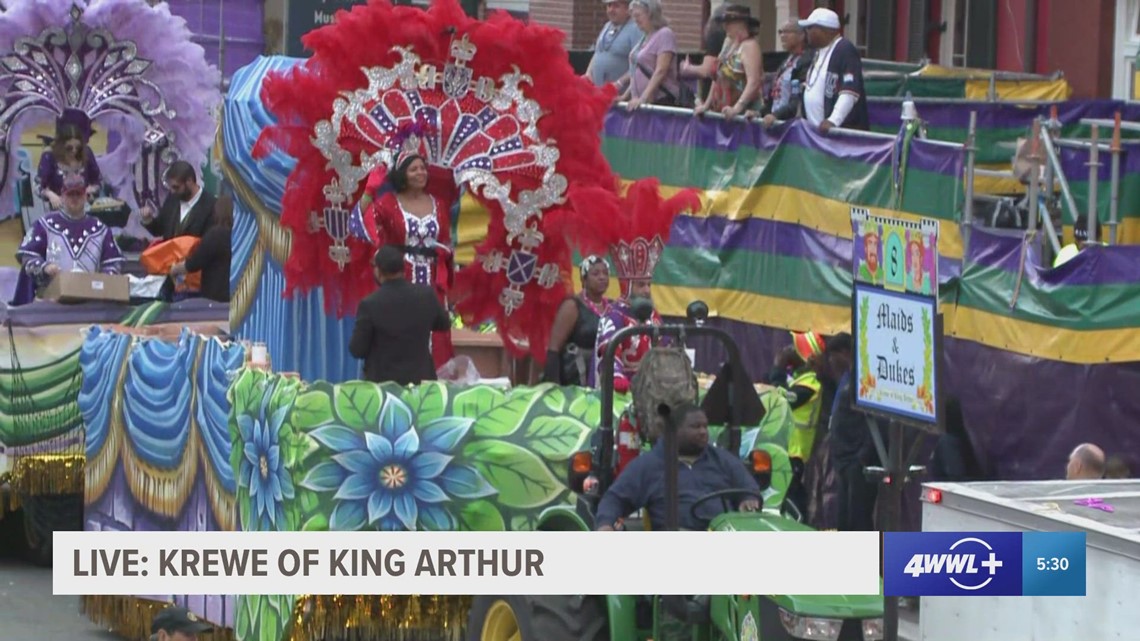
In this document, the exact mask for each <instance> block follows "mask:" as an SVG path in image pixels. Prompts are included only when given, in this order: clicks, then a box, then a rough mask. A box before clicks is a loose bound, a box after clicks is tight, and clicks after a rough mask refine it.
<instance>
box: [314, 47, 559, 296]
mask: <svg viewBox="0 0 1140 641" xmlns="http://www.w3.org/2000/svg"><path fill="white" fill-rule="evenodd" d="M447 50H448V52H449V59H448V61H447V62H446V64H444V66H443V69H442V70H440V69H439V68H438V67H437V66H436V65H435V64H431V63H428V62H425V61H422V60H421V59H420V57H419V55H417V54H416V53H415V52H413V51H412V50H411V48H405V47H400V46H396V47H393V48H392V51H393V52H394V53H396V54H398V56H399V61H398V62H397V63H396V64H395V65H394V66H392V67H370V68H364V69H363V71H364V74H365V76H366V77H367V78H368V86H367V87H366V88H360V89H356V90H355V91H351V92H343V93H342V94H341V96H342V97H341V98H337V99H336V100H334V102H333V109H332V111H333V113H332V116H331V118H329V119H328V120H322V121H319V122H317V123H316V125H315V126H314V134H315V135H314V137H313V142H314V144H315V146H316V147H317V149H319V150H320V152H321V154H322V155H323V156H324V157H325V158H326V159H327V160H328V163H329V166H330V167H332V169H333V170H334V171H335V172H336V174H337V181H338V183H339V185H340V187H341V189H342V190H344V191H345V192H346V193H356V191H357V190H358V189H359V185H360V183H361V181H363V180H364V179H365V178H366V177H367V175H368V174H369V172H371V171H372V170H373V169H374V168H376V167H377V166H380V165H384V166H387V167H388V168H389V169H391V168H393V167H395V166H397V165H398V164H399V162H400V160H401V159H402V158H404V157H406V156H407V155H408V154H411V153H415V154H418V155H420V156H422V157H424V158H425V159H426V160H427V162H428V164H429V165H431V166H434V167H438V168H443V169H446V170H449V171H450V172H451V173H452V176H453V177H454V180H455V183H456V184H457V185H464V186H466V187H467V189H468V190H470V191H471V192H473V193H475V194H477V195H479V196H481V197H482V198H483V199H485V200H486V201H491V202H496V203H498V204H499V206H501V208H502V211H503V222H504V227H505V228H506V239H505V240H506V243H505V246H504V247H502V248H500V249H491V250H488V251H487V253H485V254H483V255H481V256H479V257H478V263H479V264H480V265H481V266H482V269H484V270H485V271H486V272H487V273H490V274H495V273H504V274H505V275H506V276H507V281H508V283H507V286H506V288H505V289H504V290H503V291H502V293H501V295H500V297H499V300H500V303H501V305H502V306H503V308H504V310H505V311H506V312H507V314H510V313H512V312H513V311H515V310H517V309H519V308H520V307H521V306H522V305H523V299H524V294H523V288H524V287H526V286H527V285H528V284H530V283H535V284H537V285H539V286H540V287H543V288H546V289H550V288H551V287H554V286H556V285H558V284H559V283H560V271H559V266H558V265H557V264H555V263H552V262H551V263H546V262H545V261H544V260H543V259H542V258H541V256H540V253H541V252H540V251H539V247H540V245H542V243H543V239H544V235H543V232H542V231H541V229H540V222H541V216H542V212H543V211H544V210H546V209H549V208H551V207H554V206H556V205H560V204H562V203H563V202H564V201H565V198H566V189H567V185H568V181H567V180H566V177H565V176H563V175H561V174H559V173H558V172H557V171H556V169H555V165H556V163H557V162H558V159H559V152H558V149H557V148H556V147H555V146H554V145H553V144H552V143H550V142H548V141H545V140H543V139H542V138H541V137H540V134H539V132H538V127H537V123H538V121H539V119H540V118H541V117H542V108H541V107H540V106H539V104H538V102H537V101H535V100H533V99H530V98H528V97H527V96H526V95H524V91H523V88H522V86H523V85H529V84H530V83H531V78H530V77H529V76H527V75H525V74H522V73H520V72H519V70H518V68H517V67H514V70H513V71H512V72H511V73H507V74H503V75H501V76H500V77H498V78H497V79H496V78H492V77H488V76H477V75H476V73H475V69H473V68H472V67H471V66H469V65H470V63H472V61H474V60H475V58H476V56H477V54H478V48H477V47H476V45H475V44H474V43H472V42H471V41H470V40H469V38H468V36H467V35H463V36H462V37H459V38H453V39H452V41H451V43H450V45H449V46H448V49H447ZM345 145H347V146H348V147H349V148H351V149H352V151H349V149H347V148H346V146H345ZM544 263H545V264H544Z"/></svg>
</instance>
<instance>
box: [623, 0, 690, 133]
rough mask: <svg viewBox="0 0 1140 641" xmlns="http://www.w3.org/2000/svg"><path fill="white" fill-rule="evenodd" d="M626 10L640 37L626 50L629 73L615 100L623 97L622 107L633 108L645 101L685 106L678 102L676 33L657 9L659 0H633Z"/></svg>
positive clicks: (679, 100)
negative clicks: (623, 104) (627, 51)
mask: <svg viewBox="0 0 1140 641" xmlns="http://www.w3.org/2000/svg"><path fill="white" fill-rule="evenodd" d="M629 9H630V14H631V15H632V16H633V20H634V22H635V23H636V24H637V26H638V28H639V29H641V31H642V34H643V35H642V37H641V40H640V41H639V42H638V43H637V44H636V45H635V46H634V47H633V50H632V51H631V52H630V54H629V73H628V74H627V75H626V81H627V83H628V84H626V85H625V86H623V87H620V88H619V90H620V91H622V93H621V95H619V96H618V101H626V109H628V110H629V111H634V110H636V109H638V108H639V107H641V105H645V104H653V105H667V106H673V107H689V106H691V105H685V104H682V103H683V102H684V101H683V100H682V99H681V98H680V97H679V96H680V95H681V81H680V77H679V76H678V69H679V65H676V64H674V63H673V61H674V60H675V59H676V57H677V36H676V35H675V34H674V33H673V30H672V29H670V28H669V21H668V20H666V19H665V14H664V13H662V11H661V0H633V1H632V2H630V3H629Z"/></svg>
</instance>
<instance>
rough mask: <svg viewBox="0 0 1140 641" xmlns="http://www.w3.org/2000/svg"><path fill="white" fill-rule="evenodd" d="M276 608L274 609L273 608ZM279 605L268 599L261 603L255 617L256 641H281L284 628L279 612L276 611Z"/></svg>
mask: <svg viewBox="0 0 1140 641" xmlns="http://www.w3.org/2000/svg"><path fill="white" fill-rule="evenodd" d="M275 606H276V607H275ZM278 607H280V606H279V605H277V604H275V603H273V601H271V600H270V599H265V600H263V601H262V607H261V608H260V609H259V611H258V617H257V640H258V641H281V632H282V629H283V628H284V627H285V625H284V621H283V619H284V618H285V617H282V616H281V612H280V611H278V609H277V608H278Z"/></svg>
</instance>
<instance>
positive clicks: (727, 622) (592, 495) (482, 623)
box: [466, 324, 883, 641]
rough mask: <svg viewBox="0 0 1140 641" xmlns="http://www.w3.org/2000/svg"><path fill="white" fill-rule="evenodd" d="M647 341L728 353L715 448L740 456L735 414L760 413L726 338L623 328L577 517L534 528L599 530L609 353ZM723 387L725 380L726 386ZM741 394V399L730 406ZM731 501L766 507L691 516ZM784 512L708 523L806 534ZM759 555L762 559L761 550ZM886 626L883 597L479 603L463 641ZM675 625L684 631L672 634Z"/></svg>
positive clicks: (862, 639) (774, 635) (577, 463)
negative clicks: (697, 344)
mask: <svg viewBox="0 0 1140 641" xmlns="http://www.w3.org/2000/svg"><path fill="white" fill-rule="evenodd" d="M645 334H653V335H655V336H672V337H675V338H676V339H677V340H678V341H679V342H680V343H681V344H683V343H684V339H685V337H686V336H711V337H713V338H715V339H717V340H718V341H719V342H720V343H721V344H722V345H723V346H724V348H725V350H726V351H727V353H728V365H727V367H725V368H724V369H723V370H722V372H721V375H720V376H718V381H717V382H718V384H721V385H723V387H722V388H721V390H720V391H721V392H722V393H724V392H726V393H727V402H726V403H724V410H725V412H724V413H725V414H726V420H725V432H724V434H723V441H722V443H721V446H722V447H728V448H732V449H733V451H739V450H740V439H741V434H740V424H739V420H738V417H737V416H736V414H738V411H739V410H740V409H741V408H743V409H744V410H745V412H746V413H747V412H749V411H751V412H753V414H755V410H754V409H750V408H755V407H757V406H758V404H759V399H758V398H751V399H750V398H748V397H747V395H748V392H749V391H750V392H751V394H752V395H755V390H754V389H753V388H752V384H751V381H747V380H744V381H743V382H744V383H747V385H743V384H734V382H733V381H732V380H731V378H732V377H733V376H738V377H743V376H744V373H745V370H744V368H743V367H742V363H741V359H740V351H739V348H738V347H737V345H736V343H735V342H734V341H733V340H732V338H731V336H729V335H728V334H727V333H726V332H724V331H723V330H720V329H716V328H712V327H707V326H704V325H703V324H692V325H665V326H647V325H639V326H634V327H628V328H625V329H622V330H621V331H619V332H618V333H617V334H616V335H615V336H614V339H613V341H612V342H611V343H610V346H609V348H608V349H606V351H605V353H604V355H603V358H602V367H601V371H602V377H603V378H602V381H601V385H600V388H601V390H602V414H601V416H602V423H603V424H602V425H601V426H600V427H599V429H598V431H597V434H596V436H595V440H594V443H593V447H592V448H591V450H589V451H584V452H579V453H578V454H577V455H575V456H574V457H572V458H571V461H570V464H569V468H570V469H569V487H570V488H571V489H572V490H574V491H575V492H576V493H577V494H578V500H577V508H576V509H570V508H568V507H554V508H550V509H549V510H547V513H546V514H543V516H542V518H541V519H540V524H539V527H538V529H540V530H554V531H566V530H571V531H574V530H578V531H582V530H585V531H592V530H594V529H595V528H594V522H593V513H594V510H595V509H596V507H597V504H598V501H599V500H600V497H601V496H602V494H603V493H604V492H605V490H606V489H607V488H608V487H609V485H610V484H612V482H613V479H614V469H615V468H614V450H615V446H614V443H615V430H614V426H613V394H614V390H613V359H614V352H615V349H616V346H617V345H619V344H621V343H622V342H623V341H624V340H625V339H628V338H631V337H633V336H638V335H645ZM726 378H727V379H730V380H724V379H726ZM737 383H739V381H738V382H737ZM710 395H711V392H710ZM741 395H744V396H745V398H734V396H741ZM706 398H707V397H706ZM707 405H708V404H707V403H706V408H707ZM760 411H761V412H762V411H763V410H762V408H761V410H760ZM706 412H707V413H709V419H710V422H711V421H713V420H714V418H713V415H714V414H716V413H717V412H716V411H715V410H709V409H706ZM749 424H751V423H749ZM661 438H662V441H663V443H662V444H663V446H664V447H665V448H666V449H665V456H666V461H667V464H666V470H667V472H666V475H667V477H666V480H665V487H666V496H667V499H668V502H669V503H668V506H667V511H666V519H665V520H666V522H665V523H663V524H661V525H662V527H660V528H658V527H656V526H655V527H654V528H653V529H663V530H678V529H680V528H679V525H678V524H679V518H678V513H677V512H678V506H679V501H678V490H677V470H678V456H677V444H676V439H675V434H674V432H673V430H672V428H671V427H667V428H666V429H664V430H663V431H662V435H661ZM765 457H766V453H765V454H760V453H759V450H754V451H753V452H752V453H750V456H749V457H748V458H749V463H752V465H751V466H750V467H752V470H753V474H754V475H756V478H757V481H758V482H759V484H760V487H761V488H762V489H763V488H766V487H767V485H768V484H769V483H770V482H771V480H770V467H765V465H764V464H763V463H764V458H765ZM590 477H592V478H595V479H597V480H598V484H599V485H598V487H597V489H596V490H594V491H591V492H586V491H584V489H583V484H584V483H585V481H586V479H587V478H590ZM732 497H735V498H738V499H739V498H747V497H751V498H760V499H761V500H763V497H761V496H759V495H757V494H756V493H755V492H753V491H752V490H746V489H741V490H735V489H730V490H726V491H721V492H713V493H710V494H708V495H705V496H703V497H701V498H700V499H698V501H697V503H695V504H694V505H693V508H695V507H696V506H697V505H698V504H701V503H707V502H709V501H721V502H722V503H723V504H724V505H725V506H726V508H727V500H728V499H729V498H732ZM781 508H782V506H781V507H776V508H772V507H767V508H764V509H762V510H761V511H759V512H751V513H745V512H734V511H728V510H727V509H726V511H725V512H724V513H722V514H720V515H719V516H717V517H716V518H714V519H713V520H712V521H711V523H710V524H709V530H711V531H732V530H735V531H760V532H796V531H811V528H810V527H808V526H807V525H804V524H803V523H801V522H799V520H797V519H796V518H790V517H789V516H787V515H785V514H784V513H782V512H783V510H782V509H781ZM797 516H798V515H797ZM641 523H643V522H642V521H641V520H640V519H627V520H626V521H625V526H626V529H627V530H628V529H631V528H637V527H644V526H643V525H641ZM646 529H649V528H648V527H646ZM600 536H601V535H600ZM618 536H620V535H618ZM757 552H758V553H760V554H764V553H765V552H766V551H764V550H758V551H757ZM776 553H778V552H776ZM666 613H668V616H665V615H666ZM666 621H668V623H666ZM882 624H883V598H882V597H879V596H791V595H789V596H771V595H701V596H672V595H671V596H662V595H645V596H628V595H609V596H601V595H561V596H525V595H518V596H477V597H475V599H474V602H473V604H472V608H471V611H470V614H469V616H468V622H467V626H466V628H467V629H466V638H467V641H604V640H607V639H608V640H610V641H650V640H654V639H656V640H662V639H663V636H662V635H663V631H664V629H665V626H668V628H669V629H670V635H669V636H670V639H675V638H683V639H686V640H691V641H736V640H737V639H740V640H741V641H782V640H797V639H802V640H805V641H880V640H881V639H882V638H883V625H882ZM678 626H680V627H681V628H682V629H683V630H678Z"/></svg>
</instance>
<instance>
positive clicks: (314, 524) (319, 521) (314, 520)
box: [301, 514, 329, 532]
mask: <svg viewBox="0 0 1140 641" xmlns="http://www.w3.org/2000/svg"><path fill="white" fill-rule="evenodd" d="M328 529H329V517H327V516H325V515H324V514H314V515H312V516H310V517H309V520H308V521H305V523H304V525H302V526H301V530H303V531H305V532H327V531H328Z"/></svg>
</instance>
